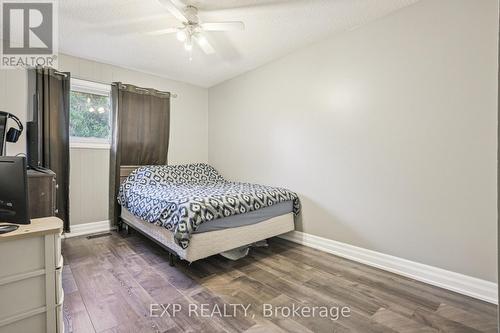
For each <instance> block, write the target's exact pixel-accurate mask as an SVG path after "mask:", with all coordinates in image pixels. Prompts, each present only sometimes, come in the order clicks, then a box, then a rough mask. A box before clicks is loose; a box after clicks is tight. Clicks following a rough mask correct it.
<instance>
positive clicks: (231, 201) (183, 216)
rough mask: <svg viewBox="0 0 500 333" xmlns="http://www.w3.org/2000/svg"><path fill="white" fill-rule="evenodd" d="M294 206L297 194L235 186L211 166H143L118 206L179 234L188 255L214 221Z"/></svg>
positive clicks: (127, 182) (128, 183)
mask: <svg viewBox="0 0 500 333" xmlns="http://www.w3.org/2000/svg"><path fill="white" fill-rule="evenodd" d="M288 200H293V207H294V214H298V213H299V210H300V202H299V198H298V196H297V194H295V193H294V192H291V191H289V190H287V189H284V188H278V187H270V186H264V185H258V184H250V183H239V182H230V181H227V180H225V179H224V178H223V177H222V176H221V175H220V174H219V173H218V172H217V171H216V170H215V169H214V168H213V167H211V166H210V165H207V164H203V163H199V164H187V165H169V166H165V165H159V166H144V167H140V168H138V169H136V170H135V171H133V172H132V173H131V174H130V175H129V176H128V178H127V179H126V180H125V181H124V182H123V183H122V185H121V186H120V192H119V194H118V202H119V203H120V204H121V205H122V206H123V207H124V208H126V209H127V210H128V211H130V212H131V213H132V214H134V215H135V216H137V217H139V218H141V219H142V220H145V221H148V222H150V223H155V224H157V225H159V226H163V227H165V228H167V229H168V230H171V231H172V232H173V233H174V239H175V242H176V243H177V244H178V245H179V246H181V247H182V248H183V249H185V248H187V247H188V246H189V239H190V237H191V233H193V232H194V231H195V230H196V229H197V228H198V226H199V225H200V224H201V223H203V222H207V221H211V220H214V219H218V218H222V217H227V216H232V215H237V214H244V213H246V212H249V211H253V210H257V209H260V208H262V207H267V206H271V205H275V204H277V203H280V202H283V201H288Z"/></svg>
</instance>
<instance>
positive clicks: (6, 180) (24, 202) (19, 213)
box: [0, 156, 30, 224]
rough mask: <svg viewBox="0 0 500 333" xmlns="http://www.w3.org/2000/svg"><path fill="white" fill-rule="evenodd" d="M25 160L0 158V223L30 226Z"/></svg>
mask: <svg viewBox="0 0 500 333" xmlns="http://www.w3.org/2000/svg"><path fill="white" fill-rule="evenodd" d="M27 187H28V183H27V174H26V158H25V157H21V156H0V222H8V223H15V224H30V218H29V212H28V190H27Z"/></svg>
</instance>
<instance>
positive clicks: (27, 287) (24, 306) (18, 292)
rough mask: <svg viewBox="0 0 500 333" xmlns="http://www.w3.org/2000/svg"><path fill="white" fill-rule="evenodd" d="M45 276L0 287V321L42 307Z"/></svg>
mask: <svg viewBox="0 0 500 333" xmlns="http://www.w3.org/2000/svg"><path fill="white" fill-rule="evenodd" d="M45 304H46V299H45V275H39V276H35V277H31V278H28V279H23V280H20V281H15V282H11V283H6V284H3V285H1V286H0V321H1V320H3V319H6V318H9V317H12V316H16V315H20V314H23V313H26V312H29V311H32V310H36V309H39V308H42V307H44V306H45Z"/></svg>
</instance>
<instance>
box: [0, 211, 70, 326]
mask: <svg viewBox="0 0 500 333" xmlns="http://www.w3.org/2000/svg"><path fill="white" fill-rule="evenodd" d="M62 231H63V222H62V221H61V220H60V219H59V218H57V217H47V218H41V219H34V220H31V224H28V225H21V226H19V229H17V230H16V231H13V232H10V233H6V234H0V254H1V255H0V333H7V332H9V333H10V332H48V333H53V332H58V333H59V332H60V333H63V332H64V324H63V313H62V306H63V300H64V292H63V289H62V267H63V258H62V255H61V233H62Z"/></svg>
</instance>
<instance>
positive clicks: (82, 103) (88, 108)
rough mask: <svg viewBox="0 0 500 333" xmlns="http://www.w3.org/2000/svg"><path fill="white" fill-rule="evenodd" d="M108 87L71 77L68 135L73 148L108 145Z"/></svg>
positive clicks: (109, 91)
mask: <svg viewBox="0 0 500 333" xmlns="http://www.w3.org/2000/svg"><path fill="white" fill-rule="evenodd" d="M110 93H111V86H110V85H107V84H102V83H96V82H90V81H85V80H79V79H71V91H70V101H69V135H70V146H71V147H73V148H102V149H106V148H109V146H110V139H111V100H110Z"/></svg>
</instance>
